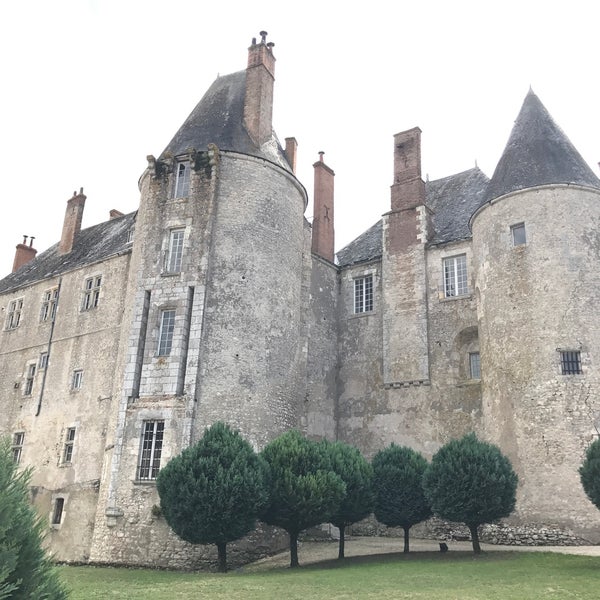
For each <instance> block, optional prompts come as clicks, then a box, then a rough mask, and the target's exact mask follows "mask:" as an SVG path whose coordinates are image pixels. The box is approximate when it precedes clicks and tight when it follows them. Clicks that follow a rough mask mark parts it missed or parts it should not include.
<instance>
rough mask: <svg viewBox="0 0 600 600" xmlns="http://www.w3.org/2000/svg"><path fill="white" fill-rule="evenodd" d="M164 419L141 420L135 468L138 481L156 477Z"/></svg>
mask: <svg viewBox="0 0 600 600" xmlns="http://www.w3.org/2000/svg"><path fill="white" fill-rule="evenodd" d="M164 431H165V422H164V421H143V422H142V439H141V441H140V458H139V463H138V469H137V478H138V480H140V481H151V480H154V479H156V476H157V475H158V471H159V470H160V457H161V454H162V444H163V435H164Z"/></svg>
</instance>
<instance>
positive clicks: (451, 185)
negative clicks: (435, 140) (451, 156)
mask: <svg viewBox="0 0 600 600" xmlns="http://www.w3.org/2000/svg"><path fill="white" fill-rule="evenodd" d="M488 182H489V180H488V178H487V177H486V175H485V174H484V173H483V172H482V171H481V170H480V169H478V168H474V169H469V170H468V171H463V172H462V173H457V174H456V175H450V176H449V177H444V178H443V179H437V180H436V181H428V182H427V183H426V184H425V197H426V202H427V205H428V206H429V208H430V209H431V210H432V212H433V215H432V221H433V228H434V236H433V238H432V239H431V243H433V244H442V243H446V242H452V241H457V240H464V239H468V238H470V237H471V231H470V229H469V219H470V217H471V215H472V214H473V212H474V211H475V209H477V207H479V205H480V204H481V202H482V200H483V199H484V198H485V190H486V188H487V185H488ZM381 253H382V221H378V222H377V223H375V225H373V226H372V227H370V228H369V229H367V231H365V232H364V233H363V234H361V235H360V236H358V237H357V238H356V239H355V240H354V241H352V242H350V243H349V244H348V245H347V246H346V247H344V248H342V249H341V250H340V251H339V252H338V253H337V257H338V264H339V265H340V266H342V267H345V266H350V265H353V264H356V263H360V262H365V261H368V260H374V259H377V258H379V257H380V256H381Z"/></svg>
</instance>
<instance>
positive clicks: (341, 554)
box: [338, 525, 346, 559]
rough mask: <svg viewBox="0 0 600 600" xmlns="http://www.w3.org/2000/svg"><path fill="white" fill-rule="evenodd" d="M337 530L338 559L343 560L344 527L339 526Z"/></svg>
mask: <svg viewBox="0 0 600 600" xmlns="http://www.w3.org/2000/svg"><path fill="white" fill-rule="evenodd" d="M339 530H340V546H339V550H338V558H339V559H342V558H344V544H345V542H346V538H345V535H344V534H345V531H346V526H345V525H340V527H339Z"/></svg>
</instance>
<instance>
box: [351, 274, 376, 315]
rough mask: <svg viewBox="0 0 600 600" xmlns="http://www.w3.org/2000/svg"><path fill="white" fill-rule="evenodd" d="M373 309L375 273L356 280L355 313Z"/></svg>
mask: <svg viewBox="0 0 600 600" xmlns="http://www.w3.org/2000/svg"><path fill="white" fill-rule="evenodd" d="M372 310H373V275H365V276H364V277H359V278H357V279H355V280H354V314H358V313H365V312H371V311H372Z"/></svg>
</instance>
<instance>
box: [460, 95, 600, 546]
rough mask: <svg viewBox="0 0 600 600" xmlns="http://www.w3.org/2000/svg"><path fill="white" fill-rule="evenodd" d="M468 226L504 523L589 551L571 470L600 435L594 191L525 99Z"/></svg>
mask: <svg viewBox="0 0 600 600" xmlns="http://www.w3.org/2000/svg"><path fill="white" fill-rule="evenodd" d="M471 224H472V229H473V256H474V257H475V268H476V295H477V300H478V326H479V339H480V348H481V371H482V375H481V377H482V386H483V388H482V392H483V416H484V424H485V425H484V426H485V432H486V436H487V437H488V439H490V440H491V441H493V442H495V443H498V444H499V445H500V446H501V448H502V449H503V451H504V452H505V453H507V455H508V456H509V457H510V459H511V460H512V462H513V465H514V467H515V469H516V470H517V472H518V474H519V491H518V497H517V509H516V513H515V517H514V520H516V521H518V522H520V523H522V524H526V523H528V522H534V521H535V522H536V523H537V524H538V526H540V525H548V526H550V527H559V528H561V529H564V530H570V531H571V532H573V534H574V535H576V536H581V537H584V538H586V539H589V540H591V541H593V542H598V541H600V525H599V520H598V514H597V509H596V508H595V507H594V506H593V505H592V504H591V503H590V502H589V500H587V498H586V497H585V494H584V492H583V490H582V488H581V484H580V482H579V475H578V472H577V469H578V467H579V466H580V464H581V462H582V460H583V456H584V453H585V449H586V447H587V445H588V444H589V443H590V441H592V439H593V438H594V437H595V436H597V435H598V431H599V429H600V325H599V320H598V306H600V181H599V180H598V178H597V177H596V176H595V175H594V174H593V172H592V171H591V170H590V168H589V167H588V166H587V164H586V163H585V162H584V161H583V159H582V158H581V156H580V155H579V153H578V152H577V150H576V149H575V148H574V147H573V145H572V144H571V142H570V141H569V140H568V139H567V137H566V136H565V135H564V133H563V132H562V131H561V130H560V128H559V127H558V126H557V125H556V124H555V123H554V121H553V120H552V118H551V117H550V115H549V114H548V112H547V111H546V109H545V108H544V106H543V105H542V103H541V102H540V100H539V99H538V98H537V96H535V94H533V92H530V93H529V94H528V95H527V97H526V98H525V102H524V104H523V107H522V109H521V112H520V114H519V116H518V118H517V120H516V122H515V125H514V128H513V131H512V133H511V136H510V138H509V141H508V144H507V147H506V149H505V151H504V154H503V156H502V158H501V159H500V162H499V163H498V166H497V168H496V171H495V173H494V175H493V177H492V179H491V181H490V185H489V191H488V195H487V201H486V203H484V204H483V205H482V206H481V207H480V208H479V209H478V210H477V211H476V212H475V214H474V215H473V217H472V221H471Z"/></svg>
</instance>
